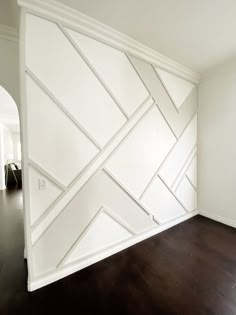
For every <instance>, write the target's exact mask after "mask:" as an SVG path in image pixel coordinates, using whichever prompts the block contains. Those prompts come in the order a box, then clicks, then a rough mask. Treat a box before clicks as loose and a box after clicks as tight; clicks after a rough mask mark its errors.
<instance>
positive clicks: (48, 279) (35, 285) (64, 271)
mask: <svg viewBox="0 0 236 315" xmlns="http://www.w3.org/2000/svg"><path fill="white" fill-rule="evenodd" d="M197 214H199V212H198V210H195V211H193V212H191V213H187V214H185V215H183V216H180V217H178V218H176V219H174V220H172V221H170V222H168V223H165V224H163V225H160V226H158V227H156V228H154V229H151V230H149V231H147V232H145V233H142V234H140V235H138V236H136V237H134V238H132V239H129V240H127V241H125V242H122V243H120V244H118V245H116V246H113V247H112V248H109V249H108V250H106V251H103V252H100V253H99V254H96V255H93V256H90V257H86V258H85V259H81V260H80V261H79V262H78V261H77V262H75V263H72V264H70V265H68V266H64V267H61V268H60V269H58V270H57V271H56V272H54V273H51V274H47V275H44V276H42V277H40V278H38V279H35V280H32V281H28V291H34V290H37V289H39V288H41V287H43V286H46V285H48V284H50V283H52V282H55V281H57V280H60V279H62V278H64V277H66V276H69V275H71V274H73V273H74V272H77V271H79V270H81V269H83V268H85V267H88V266H90V265H92V264H94V263H96V262H98V261H100V260H102V259H105V258H107V257H109V256H111V255H114V254H116V253H117V252H120V251H121V250H124V249H126V248H128V247H130V246H132V245H134V244H137V243H139V242H141V241H143V240H145V239H147V238H149V237H151V236H154V235H156V234H158V233H160V232H162V231H165V230H167V229H169V228H171V227H173V226H175V225H177V224H179V223H181V222H183V221H186V220H188V219H190V218H192V217H194V216H195V215H197Z"/></svg>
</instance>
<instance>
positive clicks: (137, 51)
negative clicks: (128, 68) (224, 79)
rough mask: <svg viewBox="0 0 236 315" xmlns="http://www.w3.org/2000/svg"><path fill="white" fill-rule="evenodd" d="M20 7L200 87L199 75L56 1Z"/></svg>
mask: <svg viewBox="0 0 236 315" xmlns="http://www.w3.org/2000/svg"><path fill="white" fill-rule="evenodd" d="M18 4H19V5H20V6H22V7H24V8H25V9H26V11H28V12H29V13H30V11H32V13H33V12H35V13H37V14H38V15H40V16H41V17H44V18H48V19H52V20H54V21H55V22H59V23H60V22H61V23H62V24H63V25H64V26H66V27H68V28H71V29H74V30H77V31H82V32H84V33H85V34H86V35H88V36H90V37H93V38H95V39H98V40H100V41H102V42H104V43H107V44H109V45H111V46H114V47H115V48H118V49H120V50H123V51H125V52H126V53H130V54H132V55H133V56H136V57H138V58H141V59H143V60H145V61H147V62H149V63H151V64H153V65H155V66H157V67H159V68H161V69H163V70H166V71H168V72H170V73H172V74H175V75H177V76H179V77H181V78H183V79H186V80H188V81H191V82H193V83H195V84H198V83H199V80H200V75H199V74H198V73H196V72H194V71H192V70H191V69H189V68H187V67H185V66H183V65H181V64H179V63H177V62H176V61H174V60H172V59H170V58H168V57H165V56H164V55H162V54H160V53H158V52H157V51H155V50H154V49H151V48H149V47H147V46H145V45H143V44H141V43H139V42H138V41H136V40H134V39H132V38H130V37H129V36H127V35H124V34H122V33H120V32H118V31H116V30H114V29H113V28H111V27H109V26H106V25H104V24H103V23H101V22H99V21H97V20H95V19H93V18H90V17H88V16H87V15H85V14H83V13H81V12H78V11H76V10H74V9H72V8H69V7H68V6H65V5H63V4H60V3H58V2H56V1H53V0H47V1H42V0H18Z"/></svg>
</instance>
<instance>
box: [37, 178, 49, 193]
mask: <svg viewBox="0 0 236 315" xmlns="http://www.w3.org/2000/svg"><path fill="white" fill-rule="evenodd" d="M46 186H47V183H46V179H44V178H39V179H38V187H39V190H43V189H46Z"/></svg>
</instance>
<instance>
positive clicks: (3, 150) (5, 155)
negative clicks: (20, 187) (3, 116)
mask: <svg viewBox="0 0 236 315" xmlns="http://www.w3.org/2000/svg"><path fill="white" fill-rule="evenodd" d="M12 159H14V139H13V135H12V133H11V131H10V130H9V129H8V128H7V127H6V126H4V125H3V124H1V123H0V190H3V189H5V188H6V186H5V168H4V167H5V165H6V164H7V161H8V160H12Z"/></svg>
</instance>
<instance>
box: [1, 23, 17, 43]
mask: <svg viewBox="0 0 236 315" xmlns="http://www.w3.org/2000/svg"><path fill="white" fill-rule="evenodd" d="M0 38H1V39H6V40H10V41H13V42H18V39H19V35H18V32H17V29H16V28H14V27H10V26H7V25H4V24H0Z"/></svg>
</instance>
